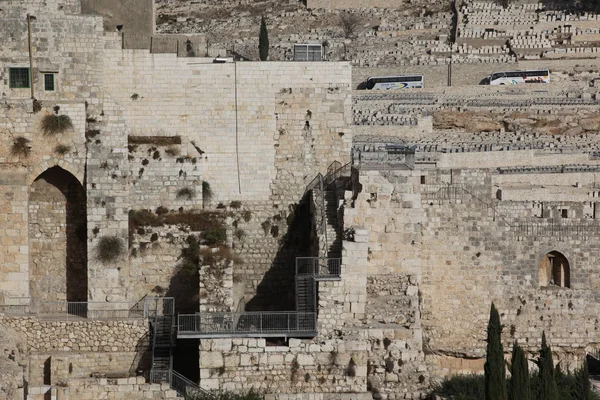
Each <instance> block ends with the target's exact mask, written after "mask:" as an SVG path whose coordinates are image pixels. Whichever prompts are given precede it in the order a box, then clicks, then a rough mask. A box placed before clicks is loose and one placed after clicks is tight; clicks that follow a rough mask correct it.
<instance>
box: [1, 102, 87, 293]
mask: <svg viewBox="0 0 600 400" xmlns="http://www.w3.org/2000/svg"><path fill="white" fill-rule="evenodd" d="M55 107H58V108H57V110H58V114H59V115H66V116H68V117H69V118H70V119H71V122H72V124H73V128H72V129H67V130H66V131H65V132H63V133H58V134H56V135H54V136H48V135H45V134H43V133H42V131H41V128H40V125H41V122H42V119H43V118H44V117H45V116H48V115H50V114H54V113H55ZM85 117H86V112H85V106H84V104H83V103H78V104H77V103H65V102H53V101H52V102H51V101H48V102H43V103H42V109H41V110H40V111H39V112H37V113H33V110H32V104H31V102H28V101H18V100H17V101H8V102H6V103H5V104H4V106H3V107H2V109H1V110H0V132H1V133H2V134H1V135H0V165H1V167H2V171H3V172H2V179H3V182H5V183H4V184H3V185H2V192H3V193H4V196H3V198H2V199H1V200H0V204H1V207H2V212H1V213H2V215H4V216H3V217H2V218H0V225H2V226H3V229H5V230H7V231H5V233H6V235H4V237H3V239H2V240H4V241H5V245H6V246H8V247H6V248H7V251H6V252H4V253H3V257H5V262H4V263H3V269H2V273H3V274H7V275H6V277H5V279H3V280H2V283H0V290H1V291H3V292H4V293H6V294H9V295H11V296H16V297H19V296H21V297H27V296H29V282H28V281H29V279H30V272H31V271H30V268H29V263H30V259H31V258H33V260H34V261H35V258H36V256H35V254H36V252H35V251H34V252H33V253H32V252H30V247H29V245H30V243H29V239H28V236H29V231H30V229H31V230H32V231H33V238H34V242H35V241H36V240H37V241H38V242H37V243H38V244H39V246H38V249H39V250H41V248H42V247H43V246H48V245H50V243H53V240H54V239H49V238H46V239H49V240H50V241H48V240H45V239H44V240H42V236H41V231H40V230H39V229H37V230H36V229H35V225H36V224H37V222H36V221H37V219H36V220H35V221H32V223H33V226H30V225H31V224H29V214H30V212H33V213H34V215H37V212H38V211H39V207H38V206H39V205H40V204H38V206H36V205H34V204H32V207H31V208H30V203H29V200H30V197H31V196H33V197H34V198H35V196H36V194H35V189H34V190H33V194H32V193H30V192H32V191H31V186H32V185H34V186H35V185H39V184H41V183H40V182H36V183H34V181H35V179H37V178H38V177H39V176H40V174H42V173H44V171H46V170H48V169H50V168H53V167H58V170H60V171H61V173H64V174H65V176H69V177H70V178H69V179H71V180H72V181H73V185H74V186H77V185H79V186H81V183H82V182H83V177H84V170H85V167H84V166H85V151H86V150H85V136H84V126H85ZM20 138H22V139H20ZM16 140H22V141H24V143H25V145H26V147H27V148H28V149H29V151H28V152H27V153H26V154H25V153H15V152H14V143H15V141H16ZM58 146H63V147H64V148H66V149H67V150H66V152H58V151H57V148H58ZM59 186H60V185H59ZM53 187H54V188H55V189H56V188H57V186H56V185H54V186H53ZM38 193H40V192H39V191H38ZM60 196H63V194H62V193H61V194H60ZM79 198H80V196H79ZM72 200H73V199H70V201H72ZM34 203H35V201H34ZM61 204H62V207H63V208H62V210H63V211H62V213H63V214H61V215H62V216H61V218H59V219H61V221H58V220H56V221H55V222H56V223H58V224H59V225H61V224H62V225H63V228H65V226H64V224H67V222H68V221H67V218H66V216H67V208H66V204H65V203H64V202H62V201H61ZM47 205H48V204H47ZM36 207H37V208H36ZM46 208H47V207H46ZM47 210H48V211H53V210H54V211H56V212H58V213H59V214H60V213H61V211H60V210H57V209H56V210H55V207H54V206H51V207H50V208H47ZM80 211H81V210H80ZM59 214H57V215H56V216H57V217H58V216H60V215H59ZM71 215H74V214H71ZM63 217H64V218H63ZM36 218H37V217H36ZM79 220H80V221H79V223H73V224H70V225H69V229H71V228H74V227H75V225H81V224H82V223H84V222H85V221H83V220H81V218H79ZM73 222H75V220H73ZM38 225H39V224H38ZM55 225H56V224H55ZM67 225H68V224H67ZM38 227H41V225H39V226H38ZM55 227H56V226H55ZM48 228H50V227H48ZM44 229H45V228H44ZM36 231H37V233H36ZM65 232H66V231H65ZM63 233H64V232H63ZM66 241H67V240H66V237H65V236H64V235H63V236H62V239H61V240H59V241H58V242H60V243H61V244H59V247H58V248H60V246H62V248H67V243H66ZM58 242H56V243H58ZM56 243H55V244H54V245H50V246H51V247H52V248H57V247H56ZM40 246H41V247H40ZM34 247H35V246H34ZM37 254H41V253H39V252H38V253H37ZM63 255H64V254H63ZM72 256H73V257H74V259H77V258H78V257H79V259H81V256H82V254H81V253H79V256H77V255H76V254H75V253H73V254H72ZM59 258H61V259H60V260H58V261H59V262H60V265H62V272H61V274H62V278H61V279H65V278H66V266H67V260H66V257H63V256H59ZM55 261H56V260H55ZM57 267H58V264H57ZM57 272H59V271H57ZM33 275H34V276H35V275H36V273H34V274H33ZM37 275H39V274H37Z"/></svg>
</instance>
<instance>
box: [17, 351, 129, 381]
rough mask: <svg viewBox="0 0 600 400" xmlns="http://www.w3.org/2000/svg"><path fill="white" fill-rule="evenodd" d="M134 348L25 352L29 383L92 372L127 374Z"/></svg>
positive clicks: (83, 376) (109, 374) (80, 376)
mask: <svg viewBox="0 0 600 400" xmlns="http://www.w3.org/2000/svg"><path fill="white" fill-rule="evenodd" d="M138 358H139V354H138V353H137V352H131V351H129V352H121V351H118V352H60V351H59V352H51V353H32V354H30V356H29V380H28V383H29V385H30V386H43V385H57V384H59V383H60V384H64V383H65V382H66V381H67V380H69V379H76V378H89V377H90V376H93V375H99V376H110V377H117V376H120V377H129V376H130V374H132V373H135V372H136V369H137V367H138V365H137V363H138Z"/></svg>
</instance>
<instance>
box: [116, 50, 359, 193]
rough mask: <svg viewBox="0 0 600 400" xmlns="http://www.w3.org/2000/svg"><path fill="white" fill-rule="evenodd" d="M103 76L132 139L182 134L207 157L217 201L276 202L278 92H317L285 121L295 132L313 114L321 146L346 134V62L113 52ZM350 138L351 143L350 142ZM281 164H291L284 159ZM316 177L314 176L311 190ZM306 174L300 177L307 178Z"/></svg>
mask: <svg viewBox="0 0 600 400" xmlns="http://www.w3.org/2000/svg"><path fill="white" fill-rule="evenodd" d="M104 71H105V79H104V87H105V89H106V91H107V93H108V94H110V96H111V97H112V98H114V99H115V100H116V101H117V102H119V104H121V105H123V107H124V117H125V119H126V120H127V122H128V125H129V127H130V134H131V135H140V136H141V135H154V136H156V135H158V136H175V135H180V136H182V137H184V138H185V139H187V140H188V141H190V142H192V141H193V142H194V143H195V145H196V146H197V147H198V148H200V149H201V150H202V152H204V154H203V159H202V160H199V163H198V167H199V168H200V169H202V170H203V177H204V180H206V181H208V182H209V183H210V184H211V186H212V187H213V190H214V193H215V196H214V198H215V200H216V201H228V200H232V199H243V200H269V199H270V198H271V193H272V188H271V184H273V183H275V182H276V178H277V169H276V154H277V147H278V144H279V142H280V141H281V139H280V138H279V135H280V134H281V133H279V132H278V131H277V123H278V111H277V107H278V103H277V102H278V101H279V102H281V101H283V100H282V99H281V100H278V98H277V96H278V94H279V93H280V92H281V93H282V94H283V93H284V90H286V91H290V90H291V91H292V92H294V91H296V93H298V90H303V89H304V88H313V89H312V90H314V91H315V92H314V93H315V94H314V95H313V97H314V98H315V100H313V99H312V98H311V97H308V98H309V100H308V104H309V105H310V107H308V106H306V107H305V104H304V103H305V102H306V101H307V100H303V99H304V97H300V98H299V99H300V100H298V101H299V103H298V105H297V106H294V107H295V108H294V110H293V113H294V114H290V116H288V117H287V118H288V119H289V118H294V119H296V120H299V121H302V122H301V123H300V126H299V127H297V129H298V130H296V132H304V131H303V130H302V129H303V127H304V126H305V122H306V121H307V120H308V119H307V118H306V114H308V113H307V110H310V111H311V112H312V115H313V117H312V122H309V124H310V123H312V126H313V128H312V135H314V137H315V138H317V139H319V140H320V137H321V136H322V135H326V137H328V136H327V135H334V134H335V135H338V132H346V131H344V130H343V128H344V127H345V126H344V124H346V125H347V124H348V123H349V117H350V103H349V97H348V94H347V93H348V89H349V83H350V66H349V64H348V63H275V62H269V63H248V62H247V63H224V64H212V63H209V64H202V63H198V62H194V59H193V58H176V57H175V55H171V54H149V53H148V52H147V51H143V50H125V51H122V50H121V49H112V48H111V49H108V48H107V49H106V57H105V64H104ZM140 71H144V73H143V74H140V73H139V72H140ZM290 77H292V78H291V79H290ZM328 90H330V91H332V93H328ZM333 92H334V93H333ZM288 93H289V92H288ZM299 93H303V92H302V91H300V92H299ZM290 94H291V93H290ZM306 96H308V95H306ZM289 97H290V99H294V101H296V100H297V99H298V98H297V97H295V96H289ZM205 99H210V100H211V101H210V102H208V101H205ZM288 103H289V104H291V105H292V106H293V105H294V102H291V101H288ZM281 106H282V107H283V105H281ZM331 107H335V109H332V108H331ZM304 108H306V109H304ZM288 112H290V111H288ZM331 112H335V113H336V115H340V116H343V117H337V116H333V115H331ZM329 120H330V122H329V123H328V122H327V121H329ZM345 136H346V137H345V139H344V140H345V141H347V143H348V144H349V143H350V142H349V141H350V140H351V137H350V135H347V134H346V135H345ZM278 140H279V141H278ZM323 140H324V139H323ZM279 145H280V146H281V144H279ZM294 151H295V152H296V151H298V149H294ZM283 157H284V158H282V160H286V158H285V157H286V154H285V153H284V154H283ZM329 159H333V157H330V158H329ZM322 163H323V164H326V162H324V161H322ZM319 167H320V165H319ZM317 172H318V171H312V173H311V174H309V176H307V177H306V179H307V181H306V183H308V182H309V181H310V180H311V179H312V177H310V175H312V176H313V177H314V175H316V173H317ZM300 173H303V175H302V178H303V177H304V174H306V172H298V174H300ZM294 200H296V201H297V199H294Z"/></svg>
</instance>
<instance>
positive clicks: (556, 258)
mask: <svg viewBox="0 0 600 400" xmlns="http://www.w3.org/2000/svg"><path fill="white" fill-rule="evenodd" d="M539 282H540V287H549V286H558V287H567V288H568V287H571V271H570V267H569V260H567V257H565V256H564V255H563V254H562V253H559V252H558V251H551V252H550V253H547V254H546V255H545V256H544V257H542V260H541V261H540V265H539Z"/></svg>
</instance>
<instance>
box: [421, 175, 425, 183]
mask: <svg viewBox="0 0 600 400" xmlns="http://www.w3.org/2000/svg"><path fill="white" fill-rule="evenodd" d="M424 184H425V175H421V185H424Z"/></svg>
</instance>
